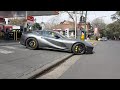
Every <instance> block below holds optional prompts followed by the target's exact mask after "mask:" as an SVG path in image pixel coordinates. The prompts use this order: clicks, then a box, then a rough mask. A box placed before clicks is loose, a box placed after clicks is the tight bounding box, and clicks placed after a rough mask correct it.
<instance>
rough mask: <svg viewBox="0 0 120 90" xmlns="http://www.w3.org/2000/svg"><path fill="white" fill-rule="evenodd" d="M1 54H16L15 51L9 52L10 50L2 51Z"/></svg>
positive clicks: (0, 50)
mask: <svg viewBox="0 0 120 90" xmlns="http://www.w3.org/2000/svg"><path fill="white" fill-rule="evenodd" d="M0 53H2V54H10V53H14V51H8V50H4V49H0Z"/></svg>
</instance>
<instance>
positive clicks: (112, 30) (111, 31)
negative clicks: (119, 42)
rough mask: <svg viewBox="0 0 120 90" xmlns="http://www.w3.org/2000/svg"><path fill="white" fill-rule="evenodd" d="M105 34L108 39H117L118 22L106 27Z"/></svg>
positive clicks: (119, 33) (119, 30)
mask: <svg viewBox="0 0 120 90" xmlns="http://www.w3.org/2000/svg"><path fill="white" fill-rule="evenodd" d="M106 34H107V36H108V37H109V38H111V39H114V37H116V38H119V36H120V24H119V21H115V22H113V23H111V24H108V25H107V28H106Z"/></svg>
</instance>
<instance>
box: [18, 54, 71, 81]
mask: <svg viewBox="0 0 120 90" xmlns="http://www.w3.org/2000/svg"><path fill="white" fill-rule="evenodd" d="M72 56H73V54H70V55H66V56H64V57H62V58H61V59H57V60H55V61H53V62H51V63H48V64H46V65H44V66H43V67H41V68H39V69H37V70H34V71H33V72H30V73H29V74H27V75H23V76H21V77H19V78H18V79H35V78H36V77H37V76H39V75H41V74H43V73H45V72H46V71H48V70H50V69H51V68H53V67H55V66H57V65H59V64H61V63H62V62H64V61H65V60H66V59H68V58H70V57H72Z"/></svg>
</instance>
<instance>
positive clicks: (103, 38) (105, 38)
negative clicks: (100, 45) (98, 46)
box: [98, 37, 107, 41]
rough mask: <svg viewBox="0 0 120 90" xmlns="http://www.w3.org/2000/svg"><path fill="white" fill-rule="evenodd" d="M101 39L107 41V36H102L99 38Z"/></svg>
mask: <svg viewBox="0 0 120 90" xmlns="http://www.w3.org/2000/svg"><path fill="white" fill-rule="evenodd" d="M98 40H99V41H107V37H102V38H99V39H98Z"/></svg>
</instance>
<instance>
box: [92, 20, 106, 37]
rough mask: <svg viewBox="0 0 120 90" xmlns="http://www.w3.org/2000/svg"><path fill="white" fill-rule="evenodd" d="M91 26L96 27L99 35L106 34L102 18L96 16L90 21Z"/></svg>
mask: <svg viewBox="0 0 120 90" xmlns="http://www.w3.org/2000/svg"><path fill="white" fill-rule="evenodd" d="M92 26H93V27H94V28H95V27H97V28H98V31H99V33H100V37H104V36H105V35H106V34H105V33H106V31H105V30H106V24H105V22H104V20H103V19H99V18H96V19H94V20H93V21H92Z"/></svg>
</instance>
